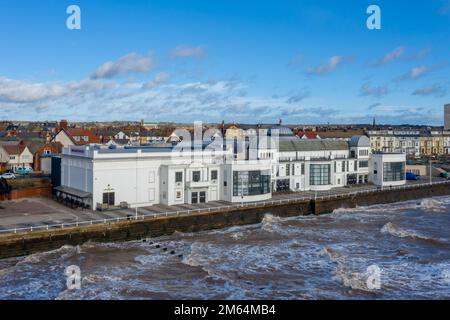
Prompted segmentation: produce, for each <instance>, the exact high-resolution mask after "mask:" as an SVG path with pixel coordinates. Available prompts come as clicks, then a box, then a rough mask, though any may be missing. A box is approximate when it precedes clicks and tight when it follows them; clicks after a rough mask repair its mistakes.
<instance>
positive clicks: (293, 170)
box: [292, 163, 295, 176]
mask: <svg viewBox="0 0 450 320" xmlns="http://www.w3.org/2000/svg"><path fill="white" fill-rule="evenodd" d="M292 175H293V176H295V163H293V164H292Z"/></svg>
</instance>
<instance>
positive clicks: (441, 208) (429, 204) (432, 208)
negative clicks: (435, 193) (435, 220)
mask: <svg viewBox="0 0 450 320" xmlns="http://www.w3.org/2000/svg"><path fill="white" fill-rule="evenodd" d="M420 207H421V208H422V209H423V210H424V211H425V212H446V211H447V208H446V207H445V205H444V203H443V202H442V201H439V200H437V199H433V198H430V199H423V200H422V201H421V202H420Z"/></svg>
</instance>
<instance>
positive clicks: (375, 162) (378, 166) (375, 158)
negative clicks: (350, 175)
mask: <svg viewBox="0 0 450 320" xmlns="http://www.w3.org/2000/svg"><path fill="white" fill-rule="evenodd" d="M386 162H405V169H406V154H400V153H395V154H394V153H382V154H372V156H371V157H370V161H369V181H370V182H372V183H373V184H375V185H377V186H381V187H389V186H399V185H404V184H405V183H406V180H400V181H383V163H386ZM375 172H376V174H375Z"/></svg>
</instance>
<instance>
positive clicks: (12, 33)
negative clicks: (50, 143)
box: [0, 0, 450, 125]
mask: <svg viewBox="0 0 450 320" xmlns="http://www.w3.org/2000/svg"><path fill="white" fill-rule="evenodd" d="M72 4H76V5H78V6H79V7H80V8H81V26H82V28H81V30H68V29H67V28H66V19H67V17H68V14H66V8H67V7H68V6H69V5H72ZM370 4H377V5H378V6H380V8H381V17H382V28H381V30H368V29H367V27H366V19H367V17H368V15H367V14H366V9H367V7H368V6H369V5H370ZM0 6H1V7H0V39H1V41H2V46H1V50H0V119H16V120H46V119H50V120H57V119H61V118H67V119H69V120H70V121H78V120H81V121H84V120H99V121H101V120H139V119H142V118H143V119H145V120H146V121H149V122H150V121H177V122H191V121H194V120H203V121H215V122H220V121H221V120H225V121H227V122H232V121H236V122H249V123H257V122H265V123H270V122H277V121H278V119H279V118H282V119H283V122H285V123H305V124H308V123H327V122H331V123H371V122H372V118H373V117H374V116H375V117H376V119H377V122H379V123H391V124H403V123H410V124H430V125H442V124H443V105H444V104H445V103H449V102H450V96H449V92H450V77H449V75H450V64H449V63H450V61H449V60H450V1H448V0H432V1H430V0H428V1H421V0H418V1H407V0H397V1H388V0H372V1H365V0H341V1H334V0H327V1H325V0H323V1H313V0H310V1H305V0H297V1H283V0H281V1H272V0H270V1H269V0H268V1H253V0H240V1H237V0H227V1H223V0H214V1H211V0H203V1H200V0H176V1H173V0H157V1H156V0H149V1H138V0H131V1H130V0H128V1H118V0H114V1H112V0H111V1H106V0H88V1H75V0H72V1H65V0H64V1H63V0H42V1H31V0H29V1H24V0H14V1H12V0H9V1H2V3H1V4H0Z"/></svg>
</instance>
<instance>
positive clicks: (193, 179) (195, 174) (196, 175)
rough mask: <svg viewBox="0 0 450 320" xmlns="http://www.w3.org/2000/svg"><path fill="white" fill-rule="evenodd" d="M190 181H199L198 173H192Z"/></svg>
mask: <svg viewBox="0 0 450 320" xmlns="http://www.w3.org/2000/svg"><path fill="white" fill-rule="evenodd" d="M192 181H194V182H199V181H200V171H193V172H192Z"/></svg>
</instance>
